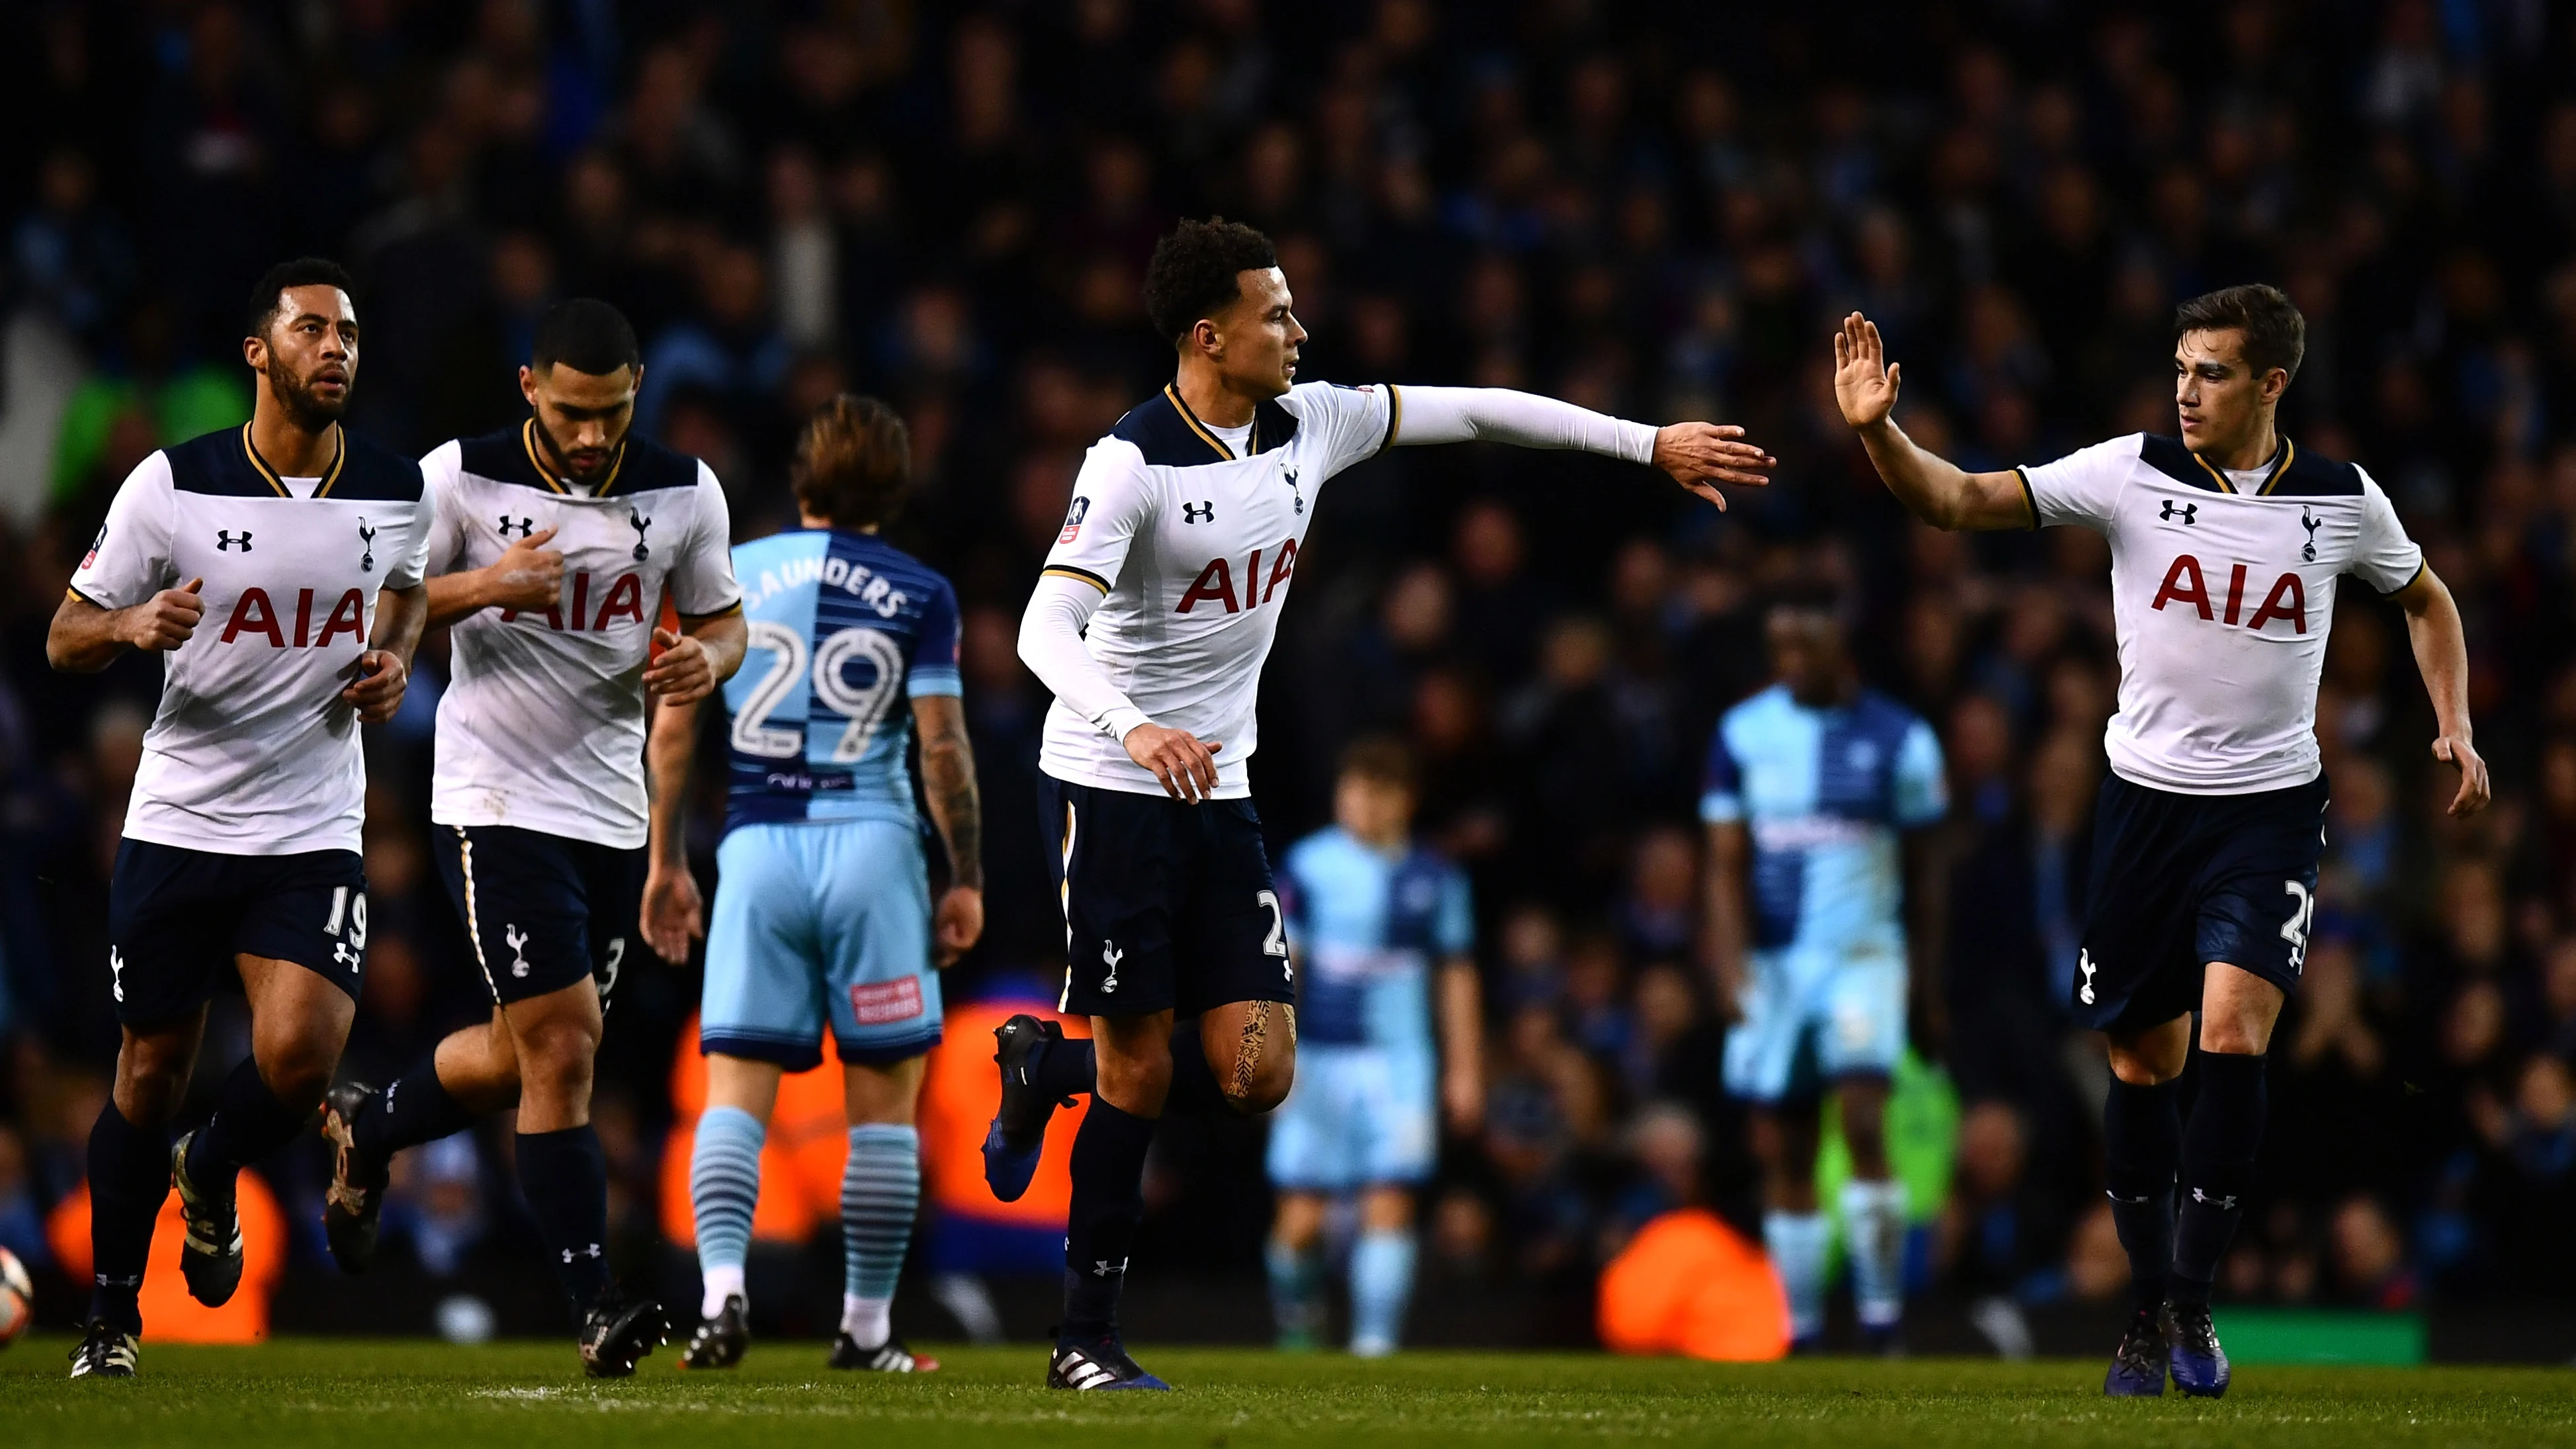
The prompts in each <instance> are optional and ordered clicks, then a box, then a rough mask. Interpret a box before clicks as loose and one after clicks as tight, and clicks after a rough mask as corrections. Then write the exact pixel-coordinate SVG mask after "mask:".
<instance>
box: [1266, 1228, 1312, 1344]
mask: <svg viewBox="0 0 2576 1449" xmlns="http://www.w3.org/2000/svg"><path fill="white" fill-rule="evenodd" d="M1318 1246H1319V1245H1310V1246H1308V1247H1307V1248H1305V1249H1304V1250H1302V1251H1301V1250H1299V1249H1296V1248H1291V1247H1289V1246H1287V1245H1286V1244H1284V1243H1282V1242H1280V1241H1279V1240H1278V1239H1277V1238H1272V1239H1271V1240H1270V1241H1269V1242H1267V1243H1265V1244H1264V1245H1263V1246H1262V1250H1261V1257H1262V1262H1263V1263H1264V1264H1265V1265H1266V1266H1267V1267H1268V1268H1269V1270H1270V1315H1271V1318H1272V1319H1273V1321H1275V1322H1276V1323H1277V1324H1278V1325H1279V1346H1280V1347H1281V1348H1312V1347H1314V1346H1315V1339H1316V1336H1317V1335H1319V1334H1321V1333H1322V1332H1323V1331H1324V1295H1323V1291H1322V1290H1323V1286H1324V1255H1323V1254H1322V1253H1321V1252H1320V1251H1318Z"/></svg>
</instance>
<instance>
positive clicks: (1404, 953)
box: [1279, 826, 1476, 1052]
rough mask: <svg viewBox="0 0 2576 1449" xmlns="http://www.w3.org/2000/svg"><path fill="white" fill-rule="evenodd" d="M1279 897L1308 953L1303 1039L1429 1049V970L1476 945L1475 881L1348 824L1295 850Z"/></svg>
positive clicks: (1423, 853)
mask: <svg viewBox="0 0 2576 1449" xmlns="http://www.w3.org/2000/svg"><path fill="white" fill-rule="evenodd" d="M1286 866H1287V868H1286V869H1285V870H1283V871H1282V872H1281V873H1280V878H1279V884H1280V893H1281V895H1282V896H1283V897H1284V898H1285V900H1284V903H1285V904H1286V906H1287V908H1288V918H1289V921H1290V931H1289V939H1291V940H1293V941H1295V942H1296V943H1297V945H1298V949H1299V952H1300V954H1301V955H1302V956H1303V957H1304V961H1303V963H1302V969H1301V971H1300V972H1299V975H1300V978H1301V982H1302V986H1301V995H1300V998H1299V1000H1298V1003H1297V1036H1298V1039H1299V1040H1300V1041H1308V1042H1314V1043H1316V1044H1318V1045H1323V1046H1378V1047H1389V1048H1400V1049H1403V1050H1408V1051H1425V1052H1427V1051H1430V1050H1432V1047H1433V1042H1432V1034H1431V988H1430V966H1431V964H1432V962H1433V961H1434V959H1435V958H1436V959H1445V958H1447V957H1450V956H1457V955H1463V954H1465V953H1466V952H1467V951H1470V950H1472V949H1474V947H1475V944H1476V918H1475V911H1474V907H1473V903H1472V901H1471V899H1470V897H1469V895H1468V890H1467V877H1466V875H1465V874H1464V873H1463V872H1461V871H1460V870H1459V869H1458V867H1456V866H1454V865H1452V864H1450V863H1449V862H1448V861H1447V860H1444V859H1442V858H1441V857H1440V856H1439V855H1438V854H1436V853H1434V852H1433V851H1431V850H1428V849H1426V848H1424V847H1422V846H1418V845H1416V846H1410V847H1407V848H1406V849H1405V850H1404V851H1403V852H1401V853H1400V854H1394V855H1389V854H1386V853H1383V852H1380V851H1377V850H1373V849H1371V848H1370V847H1368V846H1367V845H1364V844H1362V843H1361V842H1360V840H1359V839H1358V837H1356V836H1354V835H1352V834H1351V833H1350V832H1349V831H1347V830H1344V829H1342V828H1341V827H1340V826H1333V827H1330V828H1328V829H1325V830H1320V831H1317V832H1316V833H1315V834H1313V835H1310V836H1308V837H1306V838H1305V839H1304V840H1301V841H1299V842H1298V843H1297V844H1296V845H1295V846H1293V847H1291V848H1290V849H1289V851H1288V859H1287V862H1286Z"/></svg>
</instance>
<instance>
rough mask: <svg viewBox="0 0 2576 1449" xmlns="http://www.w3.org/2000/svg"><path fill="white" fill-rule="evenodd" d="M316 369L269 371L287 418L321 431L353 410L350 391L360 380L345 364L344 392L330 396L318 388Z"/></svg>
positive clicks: (305, 426)
mask: <svg viewBox="0 0 2576 1449" xmlns="http://www.w3.org/2000/svg"><path fill="white" fill-rule="evenodd" d="M320 371H321V369H319V368H316V369H314V373H318V372H320ZM314 373H307V374H304V375H302V376H295V375H291V374H290V375H284V376H281V375H279V374H278V373H276V372H271V373H270V374H269V381H270V385H271V386H272V387H274V388H275V389H276V391H277V402H278V406H280V407H282V408H284V409H286V417H287V420H288V421H289V422H292V423H293V424H295V426H296V427H298V428H301V429H302V430H304V431H305V432H308V433H318V432H320V431H322V430H323V429H324V428H327V427H329V426H331V425H332V424H333V423H336V422H338V421H340V415H341V414H342V413H345V412H347V411H348V410H349V393H350V392H351V390H352V388H353V386H354V384H355V382H356V379H355V378H354V377H352V376H350V374H349V372H348V370H347V369H346V368H343V369H342V370H341V374H340V377H341V384H340V395H339V396H338V397H337V398H332V397H326V396H324V395H323V394H322V393H321V392H319V391H318V390H316V389H315V387H314V385H313V376H314Z"/></svg>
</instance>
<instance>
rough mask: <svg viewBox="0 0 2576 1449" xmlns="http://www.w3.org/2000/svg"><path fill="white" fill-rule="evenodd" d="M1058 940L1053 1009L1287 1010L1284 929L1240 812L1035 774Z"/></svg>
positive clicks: (1293, 985) (1264, 865) (1248, 811)
mask: <svg viewBox="0 0 2576 1449" xmlns="http://www.w3.org/2000/svg"><path fill="white" fill-rule="evenodd" d="M1039 782H1040V784H1039V788H1040V793H1041V795H1042V797H1043V799H1044V801H1045V804H1046V816H1047V818H1046V831H1047V838H1048V839H1049V840H1052V841H1054V842H1055V843H1056V852H1055V856H1056V865H1055V876H1056V884H1057V886H1058V887H1059V891H1058V895H1059V897H1060V899H1061V900H1062V901H1063V903H1064V920H1065V931H1066V938H1065V939H1066V943H1067V944H1066V948H1065V953H1066V954H1065V960H1066V965H1065V971H1064V996H1063V999H1062V1000H1061V1001H1060V1002H1059V1003H1058V1004H1057V1007H1056V1009H1057V1010H1059V1011H1065V1012H1071V1013H1073V1014H1075V1015H1077V1016H1144V1015H1147V1014H1148V1013H1151V1012H1157V1011H1165V1010H1169V1011H1171V1012H1173V1013H1174V1014H1175V1015H1178V1016H1196V1015H1198V1014H1199V1013H1201V1012H1203V1011H1206V1010H1208V1009H1209V1008H1211V1007H1217V1006H1224V1005H1226V1004H1228V1003H1230V1002H1236V1001H1291V1002H1293V1001H1295V1000H1296V999H1297V980H1296V976H1295V974H1294V973H1293V971H1292V970H1291V968H1290V966H1289V964H1288V929H1287V922H1286V920H1285V919H1284V918H1283V916H1282V915H1281V913H1280V908H1279V892H1278V890H1277V889H1276V888H1275V887H1274V886H1273V885H1272V883H1271V879H1270V852H1269V851H1268V849H1267V848H1266V847H1264V846H1263V844H1262V842H1261V817H1259V816H1258V815H1255V814H1254V813H1253V811H1252V802H1251V801H1249V800H1210V801H1207V802H1206V803H1204V804H1199V805H1192V804H1189V803H1188V802H1186V801H1181V800H1175V799H1172V798H1171V797H1170V796H1168V795H1159V794H1157V795H1139V794H1136V793H1134V792H1133V791H1128V790H1103V789H1100V788H1098V787H1096V786H1091V785H1075V784H1070V783H1068V782H1066V781H1063V780H1058V779H1056V778H1054V777H1053V776H1049V775H1043V774H1042V775H1040V776H1039Z"/></svg>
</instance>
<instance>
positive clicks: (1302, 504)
mask: <svg viewBox="0 0 2576 1449" xmlns="http://www.w3.org/2000/svg"><path fill="white" fill-rule="evenodd" d="M1279 477H1280V479H1281V480H1282V481H1283V482H1285V483H1286V484H1287V485H1288V491H1289V492H1291V493H1294V494H1296V495H1297V511H1298V512H1299V513H1303V512H1305V511H1306V495H1305V493H1304V492H1303V491H1302V490H1300V489H1299V488H1298V487H1297V465H1296V464H1294V463H1283V464H1281V465H1280V468H1279Z"/></svg>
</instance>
